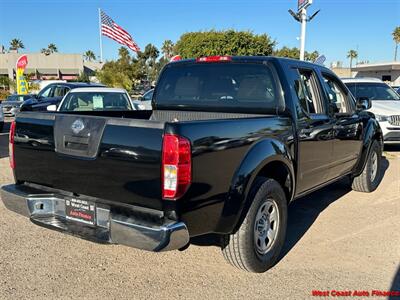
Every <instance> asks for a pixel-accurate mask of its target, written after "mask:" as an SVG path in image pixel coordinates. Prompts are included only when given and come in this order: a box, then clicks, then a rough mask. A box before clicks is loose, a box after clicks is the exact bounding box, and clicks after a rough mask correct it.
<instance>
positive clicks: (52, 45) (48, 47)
mask: <svg viewBox="0 0 400 300" xmlns="http://www.w3.org/2000/svg"><path fill="white" fill-rule="evenodd" d="M47 49H48V50H49V52H50V54H51V53H55V52H58V49H57V46H56V45H55V44H53V43H51V44H49V45H48V46H47Z"/></svg>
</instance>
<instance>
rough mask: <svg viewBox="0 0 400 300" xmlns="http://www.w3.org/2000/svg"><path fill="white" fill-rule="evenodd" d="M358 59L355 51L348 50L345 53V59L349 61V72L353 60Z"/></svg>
mask: <svg viewBox="0 0 400 300" xmlns="http://www.w3.org/2000/svg"><path fill="white" fill-rule="evenodd" d="M357 57H358V53H357V51H356V50H349V52H347V58H348V59H350V70H351V68H352V67H353V60H354V59H356V58H357Z"/></svg>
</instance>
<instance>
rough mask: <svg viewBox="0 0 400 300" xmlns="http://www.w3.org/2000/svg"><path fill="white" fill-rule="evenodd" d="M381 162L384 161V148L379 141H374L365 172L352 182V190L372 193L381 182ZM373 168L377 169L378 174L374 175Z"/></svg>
mask: <svg viewBox="0 0 400 300" xmlns="http://www.w3.org/2000/svg"><path fill="white" fill-rule="evenodd" d="M374 155H376V159H377V162H376V166H374V163H373V161H374ZM381 161H382V148H381V146H380V144H379V143H378V142H377V141H374V142H373V143H372V145H371V148H370V150H369V153H368V157H367V162H366V164H365V166H364V170H363V171H362V173H361V174H360V175H358V176H357V177H354V178H353V180H352V184H351V188H352V189H353V190H354V191H357V192H364V193H371V192H373V191H374V190H375V189H376V188H377V187H378V185H379V182H380V180H381ZM373 168H377V170H376V174H375V175H373V172H372V170H373Z"/></svg>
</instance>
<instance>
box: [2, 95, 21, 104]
mask: <svg viewBox="0 0 400 300" xmlns="http://www.w3.org/2000/svg"><path fill="white" fill-rule="evenodd" d="M6 101H20V102H22V101H24V96H19V95H11V96H8V97H7V99H6Z"/></svg>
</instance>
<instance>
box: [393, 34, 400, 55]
mask: <svg viewBox="0 0 400 300" xmlns="http://www.w3.org/2000/svg"><path fill="white" fill-rule="evenodd" d="M392 35H393V40H394V43H395V44H396V47H395V48H394V61H397V48H398V46H399V44H400V26H397V27H396V28H395V29H394V31H393V33H392Z"/></svg>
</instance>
